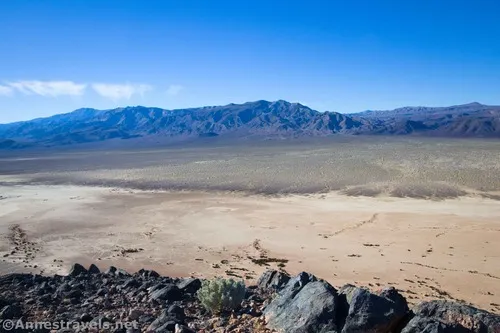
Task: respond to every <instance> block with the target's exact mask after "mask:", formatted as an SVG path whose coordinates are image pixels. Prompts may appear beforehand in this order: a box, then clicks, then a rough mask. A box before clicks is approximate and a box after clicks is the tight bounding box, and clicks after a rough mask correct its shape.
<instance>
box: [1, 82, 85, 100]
mask: <svg viewBox="0 0 500 333" xmlns="http://www.w3.org/2000/svg"><path fill="white" fill-rule="evenodd" d="M8 86H9V87H10V88H11V89H14V90H17V91H19V92H21V93H23V94H26V95H40V96H45V97H58V96H65V95H66V96H80V95H83V93H84V92H85V88H86V87H87V85H86V84H84V83H75V82H73V81H16V82H9V83H8Z"/></svg>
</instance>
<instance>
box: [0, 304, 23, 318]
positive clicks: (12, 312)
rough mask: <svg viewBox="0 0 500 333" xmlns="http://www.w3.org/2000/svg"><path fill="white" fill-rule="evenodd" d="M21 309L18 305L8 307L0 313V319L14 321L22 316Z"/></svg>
mask: <svg viewBox="0 0 500 333" xmlns="http://www.w3.org/2000/svg"><path fill="white" fill-rule="evenodd" d="M21 310H22V309H21V308H20V307H19V306H17V305H7V306H5V307H4V308H3V309H2V311H0V319H14V318H19V317H21V315H22V312H21Z"/></svg>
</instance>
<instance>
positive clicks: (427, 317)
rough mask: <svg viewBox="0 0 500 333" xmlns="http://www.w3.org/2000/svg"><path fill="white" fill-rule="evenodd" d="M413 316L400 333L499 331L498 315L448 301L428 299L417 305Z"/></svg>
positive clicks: (491, 332)
mask: <svg viewBox="0 0 500 333" xmlns="http://www.w3.org/2000/svg"><path fill="white" fill-rule="evenodd" d="M413 312H414V314H415V316H414V317H413V318H412V319H411V320H410V322H409V323H408V324H407V325H406V326H405V328H404V329H403V330H402V333H416V332H427V333H437V332H446V333H448V332H458V333H461V332H464V333H465V332H468V333H499V332H500V316H499V315H496V314H493V313H490V312H487V311H484V310H479V309H476V308H474V307H472V306H468V305H465V304H460V303H455V302H450V301H437V300H436V301H430V302H422V303H420V304H419V305H417V306H416V307H415V308H414V309H413Z"/></svg>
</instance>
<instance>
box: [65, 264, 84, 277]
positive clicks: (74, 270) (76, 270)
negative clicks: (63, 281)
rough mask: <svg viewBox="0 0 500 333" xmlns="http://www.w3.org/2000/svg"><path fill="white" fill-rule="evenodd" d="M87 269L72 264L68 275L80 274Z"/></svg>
mask: <svg viewBox="0 0 500 333" xmlns="http://www.w3.org/2000/svg"><path fill="white" fill-rule="evenodd" d="M86 273H87V269H86V268H85V267H83V266H82V265H80V264H73V267H71V270H70V272H69V276H78V275H80V274H86Z"/></svg>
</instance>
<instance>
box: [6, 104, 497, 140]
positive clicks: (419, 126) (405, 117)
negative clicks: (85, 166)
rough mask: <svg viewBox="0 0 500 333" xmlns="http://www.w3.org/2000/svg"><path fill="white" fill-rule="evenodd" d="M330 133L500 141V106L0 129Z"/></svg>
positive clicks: (225, 110)
mask: <svg viewBox="0 0 500 333" xmlns="http://www.w3.org/2000/svg"><path fill="white" fill-rule="evenodd" d="M332 134H356V135H361V134H364V135H408V134H412V135H425V136H453V137H500V107H498V106H486V105H482V104H479V103H471V104H466V105H459V106H452V107H439V108H431V107H404V108H400V109H395V110H392V111H365V112H361V113H357V114H340V113H336V112H318V111H315V110H312V109H310V108H309V107H307V106H304V105H301V104H298V103H289V102H286V101H282V100H280V101H276V102H268V101H256V102H248V103H244V104H229V105H225V106H209V107H201V108H191V109H180V110H165V109H161V108H153V107H144V106H135V107H125V108H117V109H112V110H95V109H89V108H85V109H78V110H76V111H73V112H70V113H66V114H60V115H55V116H52V117H48V118H39V119H34V120H30V121H24V122H17V123H11V124H3V125H0V141H1V142H2V144H1V145H0V148H2V147H3V148H7V149H10V148H20V147H26V146H32V145H34V144H36V145H44V146H47V145H48V146H53V145H67V144H73V143H85V142H96V141H103V140H109V139H130V138H140V137H150V136H157V137H160V136H161V137H167V138H174V137H175V138H197V137H212V136H219V135H231V136H232V137H249V136H259V137H264V138H273V137H287V138H288V137H305V136H328V135H332Z"/></svg>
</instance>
